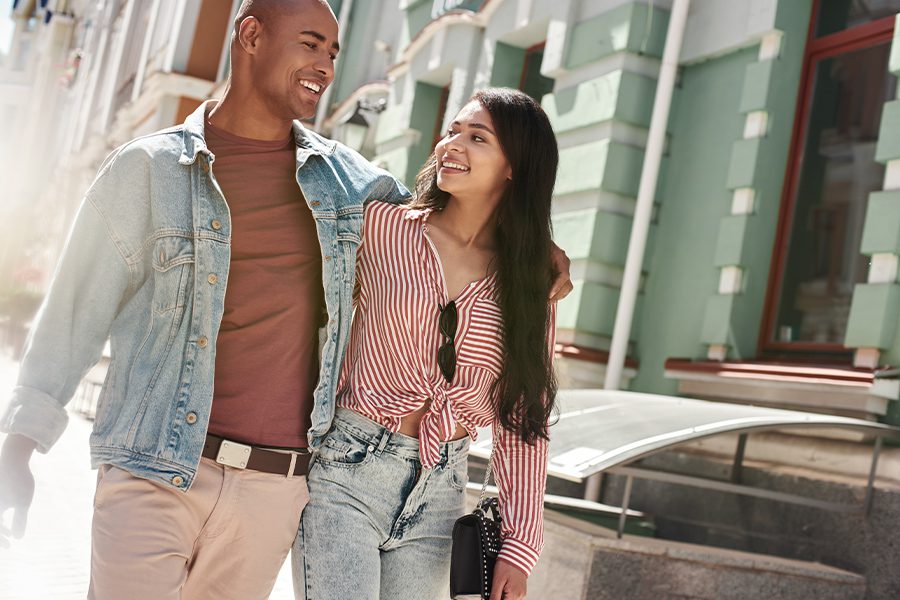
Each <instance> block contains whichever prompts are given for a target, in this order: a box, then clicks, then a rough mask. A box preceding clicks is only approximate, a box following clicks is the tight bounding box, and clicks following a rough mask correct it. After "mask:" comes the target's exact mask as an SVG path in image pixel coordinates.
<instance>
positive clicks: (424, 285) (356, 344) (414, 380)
mask: <svg viewBox="0 0 900 600" xmlns="http://www.w3.org/2000/svg"><path fill="white" fill-rule="evenodd" d="M429 214H430V211H429V210H413V209H409V208H407V207H403V206H394V205H391V204H385V203H381V202H372V203H370V204H369V205H368V206H367V207H366V211H365V219H364V225H363V243H362V245H361V246H360V249H359V253H358V256H357V264H356V277H357V281H358V285H359V296H358V299H357V305H356V312H355V314H354V318H353V327H352V332H351V335H350V344H349V347H348V350H347V357H346V359H345V360H344V365H343V368H342V372H341V381H340V383H339V387H338V404H339V405H340V406H343V407H346V408H350V409H353V410H355V411H357V412H359V413H361V414H363V415H365V416H366V417H368V418H370V419H372V420H373V421H375V422H377V423H379V424H381V425H382V426H384V427H386V428H387V429H390V430H391V431H397V430H399V428H400V420H401V418H402V417H404V416H406V415H408V414H410V413H412V412H414V411H416V410H418V409H420V408H422V406H423V405H424V404H425V402H426V401H427V400H429V399H431V400H432V402H431V406H430V409H429V410H428V412H427V413H426V414H425V416H424V417H423V418H422V421H421V425H420V429H419V444H420V446H419V448H420V457H421V461H422V464H423V466H425V467H433V466H434V465H436V464H437V463H438V461H439V460H440V455H439V450H438V448H439V444H440V443H441V442H443V441H447V440H450V439H451V438H452V437H453V434H454V432H455V431H456V426H457V424H460V425H462V426H463V427H464V428H465V429H466V431H467V432H468V433H469V435H470V436H471V437H472V439H473V440H474V439H475V438H476V427H487V426H488V425H491V426H493V433H494V443H495V444H496V447H497V449H496V456H495V459H494V460H495V464H494V471H495V477H496V481H497V487H498V488H499V491H500V501H501V502H500V506H501V509H502V517H503V537H504V539H503V545H502V548H501V552H500V557H501V558H503V559H505V560H507V561H509V562H510V563H512V564H514V565H515V566H517V567H519V568H520V569H521V570H523V571H524V572H525V573H530V572H531V569H532V568H533V567H534V565H535V563H536V562H537V559H538V555H539V554H540V551H541V549H542V547H543V543H544V540H543V537H544V535H543V529H544V518H543V505H544V502H543V499H544V490H545V487H546V478H547V442H546V441H545V440H538V442H537V443H536V444H534V445H529V444H526V443H525V442H524V441H522V440H521V438H519V437H518V436H516V435H513V434H511V433H510V432H508V431H506V430H505V429H504V428H503V427H502V426H500V424H499V422H498V421H497V420H496V419H495V418H494V411H493V406H492V402H491V399H490V389H491V385H492V384H493V382H494V381H495V380H496V379H497V378H498V377H499V375H500V371H501V369H502V366H503V342H502V337H501V335H502V333H501V328H502V325H503V319H502V314H501V311H500V307H499V306H498V305H497V303H496V301H495V299H494V292H495V288H496V283H495V281H496V277H495V276H494V275H489V276H488V277H485V278H484V279H481V280H479V281H475V282H473V283H471V284H469V285H468V286H467V287H466V288H464V290H463V291H462V292H461V293H460V294H459V296H458V297H457V298H456V307H457V312H458V326H457V330H456V338H455V340H454V342H455V347H456V356H457V360H456V373H455V375H454V377H453V381H452V382H451V383H448V382H447V381H446V380H445V379H444V376H443V375H442V374H441V370H440V368H439V367H438V362H437V351H438V347H439V346H440V344H441V341H442V340H441V334H440V331H439V329H438V314H439V312H440V306H443V305H445V304H446V303H447V302H448V301H449V298H448V297H447V289H446V284H445V280H444V274H443V268H442V266H441V262H440V258H439V256H438V254H437V251H436V249H435V247H434V245H433V244H432V243H431V240H430V239H429V238H428V235H427V232H428V215H429ZM550 317H551V327H550V338H551V339H549V340H548V344H549V347H550V348H553V343H554V339H552V338H553V337H554V335H553V332H554V330H555V328H554V324H555V305H551V309H550Z"/></svg>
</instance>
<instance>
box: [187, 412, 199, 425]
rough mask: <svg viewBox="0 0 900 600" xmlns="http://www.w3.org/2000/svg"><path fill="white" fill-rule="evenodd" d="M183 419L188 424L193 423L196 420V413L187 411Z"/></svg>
mask: <svg viewBox="0 0 900 600" xmlns="http://www.w3.org/2000/svg"><path fill="white" fill-rule="evenodd" d="M184 420H185V421H187V422H188V425H193V424H194V423H196V422H197V413H194V412H189V413H188V414H187V415H185V417H184Z"/></svg>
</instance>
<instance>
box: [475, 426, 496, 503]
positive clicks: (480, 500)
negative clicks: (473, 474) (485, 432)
mask: <svg viewBox="0 0 900 600" xmlns="http://www.w3.org/2000/svg"><path fill="white" fill-rule="evenodd" d="M495 441H496V440H494V439H491V457H490V458H489V459H488V464H487V468H486V469H485V471H484V483H482V484H481V495H480V496H479V497H478V507H479V508H481V507H482V506H483V505H484V499H485V498H486V497H487V486H488V483H490V481H491V476H492V475H493V470H494V453H495V452H497V444H495V443H494V442H495Z"/></svg>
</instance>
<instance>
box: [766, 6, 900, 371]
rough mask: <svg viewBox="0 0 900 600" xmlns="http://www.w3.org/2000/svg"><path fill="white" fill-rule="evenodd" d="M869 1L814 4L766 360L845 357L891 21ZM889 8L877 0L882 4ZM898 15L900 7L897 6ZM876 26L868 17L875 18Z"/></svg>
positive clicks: (863, 273) (860, 275) (879, 169)
mask: <svg viewBox="0 0 900 600" xmlns="http://www.w3.org/2000/svg"><path fill="white" fill-rule="evenodd" d="M869 4H870V3H867V2H852V3H851V2H840V3H838V2H831V1H830V0H829V1H828V2H819V1H817V2H816V5H815V6H814V9H813V27H812V31H811V34H810V39H809V40H808V43H807V47H806V51H805V57H804V66H803V75H802V78H801V88H800V97H799V99H798V104H797V106H798V111H797V114H796V120H795V124H794V134H793V138H792V142H791V151H790V155H789V163H788V169H787V173H786V179H785V185H784V188H783V189H784V191H783V197H782V203H781V215H780V221H779V228H778V232H777V235H776V242H775V250H774V256H773V262H772V265H773V269H772V274H771V278H770V284H769V289H768V294H767V300H766V311H765V315H764V318H763V331H762V335H761V337H760V339H761V341H762V343H761V350H762V352H763V353H764V354H769V355H772V354H789V355H797V354H800V355H807V356H820V357H822V356H827V355H835V354H847V353H848V351H847V349H846V348H844V346H843V341H844V333H845V330H846V325H847V318H848V315H849V312H850V301H851V298H852V295H853V288H854V286H855V285H856V284H857V283H862V282H865V281H866V278H867V275H868V259H867V258H866V257H865V256H862V255H861V254H860V252H859V248H860V241H861V237H862V229H863V222H864V220H865V214H866V205H867V200H868V196H869V193H870V192H872V191H874V190H879V189H881V187H882V183H883V179H884V167H883V166H882V165H881V164H879V163H877V162H875V147H876V144H877V142H878V131H879V127H880V123H881V112H882V107H883V105H884V103H885V102H886V101H889V100H891V99H893V98H894V97H895V91H896V87H897V81H896V78H895V77H894V76H892V75H891V74H890V72H889V71H888V60H889V56H890V49H891V44H890V42H891V37H892V35H893V28H894V18H893V17H886V18H878V17H881V16H882V11H881V9H879V10H874V9H869V8H867V6H868V5H869ZM885 4H886V3H884V2H882V3H879V6H880V7H884V5H885ZM893 4H894V8H893V9H891V10H887V9H885V10H887V12H890V13H892V12H896V11H898V10H900V1H898V2H893ZM873 18H874V19H875V20H872V19H873Z"/></svg>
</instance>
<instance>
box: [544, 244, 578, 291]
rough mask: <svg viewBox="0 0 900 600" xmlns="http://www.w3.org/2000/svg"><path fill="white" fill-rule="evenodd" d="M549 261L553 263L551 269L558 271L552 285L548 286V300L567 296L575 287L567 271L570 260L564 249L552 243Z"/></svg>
mask: <svg viewBox="0 0 900 600" xmlns="http://www.w3.org/2000/svg"><path fill="white" fill-rule="evenodd" d="M550 262H551V263H552V264H553V270H554V271H556V272H557V273H559V275H557V276H556V280H555V281H554V282H553V285H552V286H550V302H556V301H558V300H562V299H563V298H565V297H566V296H568V295H569V294H570V293H571V292H572V290H573V289H574V288H575V286H573V285H572V277H571V276H570V273H569V266H570V265H571V264H572V261H570V260H569V257H568V256H566V252H565V250H563V249H562V248H560V247H559V246H557V245H556V244H553V249H552V250H550Z"/></svg>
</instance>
